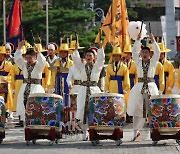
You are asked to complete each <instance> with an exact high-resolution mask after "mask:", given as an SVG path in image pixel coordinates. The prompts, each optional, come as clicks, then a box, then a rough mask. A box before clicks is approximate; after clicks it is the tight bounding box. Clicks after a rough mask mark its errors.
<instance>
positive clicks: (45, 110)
mask: <svg viewBox="0 0 180 154" xmlns="http://www.w3.org/2000/svg"><path fill="white" fill-rule="evenodd" d="M63 107H64V105H63V99H62V97H61V96H59V95H55V94H32V95H30V97H29V99H28V103H27V106H26V126H32V125H46V126H55V127H60V125H61V123H62V122H63Z"/></svg>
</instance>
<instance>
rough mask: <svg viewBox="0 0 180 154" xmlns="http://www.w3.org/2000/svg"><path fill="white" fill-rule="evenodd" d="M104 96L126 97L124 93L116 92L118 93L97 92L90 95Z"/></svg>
mask: <svg viewBox="0 0 180 154" xmlns="http://www.w3.org/2000/svg"><path fill="white" fill-rule="evenodd" d="M103 96H107V97H108V96H115V97H116V96H118V97H122V98H124V95H122V94H116V93H95V94H91V96H90V97H103Z"/></svg>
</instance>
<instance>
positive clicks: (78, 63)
mask: <svg viewBox="0 0 180 154" xmlns="http://www.w3.org/2000/svg"><path fill="white" fill-rule="evenodd" d="M72 59H73V62H74V65H75V67H76V68H77V69H78V70H79V71H81V70H82V69H83V63H82V62H81V57H80V55H79V52H78V50H75V51H74V52H73V55H72Z"/></svg>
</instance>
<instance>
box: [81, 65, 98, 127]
mask: <svg viewBox="0 0 180 154" xmlns="http://www.w3.org/2000/svg"><path fill="white" fill-rule="evenodd" d="M92 68H93V65H92V66H89V67H88V66H87V64H86V65H85V71H86V75H87V81H83V82H82V83H81V84H82V86H86V100H85V108H84V118H83V124H86V120H87V115H88V103H89V97H90V95H91V90H90V87H91V86H97V83H96V82H95V81H91V72H92Z"/></svg>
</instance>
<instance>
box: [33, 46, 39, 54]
mask: <svg viewBox="0 0 180 154" xmlns="http://www.w3.org/2000/svg"><path fill="white" fill-rule="evenodd" d="M34 48H35V51H36V52H37V53H40V51H39V48H38V46H36V45H35V46H34Z"/></svg>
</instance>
